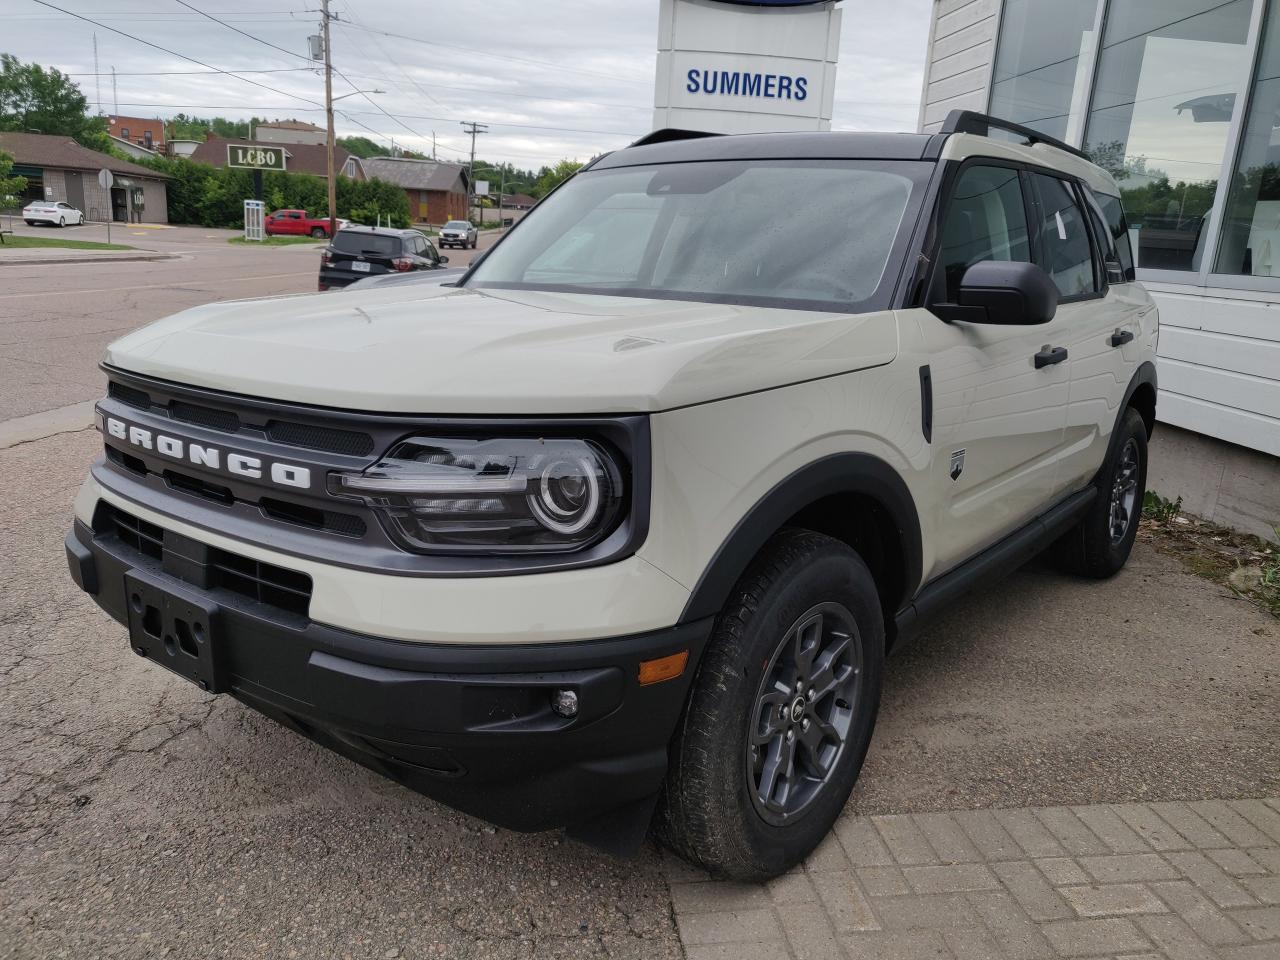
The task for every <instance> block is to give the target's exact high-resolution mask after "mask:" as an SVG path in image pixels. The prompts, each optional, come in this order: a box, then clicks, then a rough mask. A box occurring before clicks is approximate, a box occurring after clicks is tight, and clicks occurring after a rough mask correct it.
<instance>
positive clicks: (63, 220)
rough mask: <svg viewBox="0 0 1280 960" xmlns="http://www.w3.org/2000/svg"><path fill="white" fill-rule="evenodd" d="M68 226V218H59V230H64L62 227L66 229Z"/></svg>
mask: <svg viewBox="0 0 1280 960" xmlns="http://www.w3.org/2000/svg"><path fill="white" fill-rule="evenodd" d="M66 225H67V218H66V217H59V218H58V227H59V228H62V227H65V226H66Z"/></svg>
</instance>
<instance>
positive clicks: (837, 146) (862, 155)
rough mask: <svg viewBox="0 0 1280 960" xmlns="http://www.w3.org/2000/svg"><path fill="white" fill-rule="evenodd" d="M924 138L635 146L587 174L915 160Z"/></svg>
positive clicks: (731, 139) (775, 137)
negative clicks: (755, 163) (660, 167)
mask: <svg viewBox="0 0 1280 960" xmlns="http://www.w3.org/2000/svg"><path fill="white" fill-rule="evenodd" d="M932 139H933V137H932V136H931V135H930V134H926V133H830V132H828V133H743V134H731V135H727V136H698V137H691V138H687V139H679V140H666V141H661V142H649V143H643V142H642V143H640V144H639V145H637V146H632V147H626V148H625V149H622V150H616V151H614V152H613V153H610V154H607V155H606V156H603V157H601V158H600V159H599V160H597V161H596V162H595V163H594V164H592V165H591V166H592V169H593V170H605V169H608V168H610V167H632V166H638V165H640V164H644V163H681V162H686V161H690V160H797V159H799V160H844V159H849V160H853V159H858V160H920V159H923V158H924V157H925V152H926V148H927V147H928V145H929V141H930V140H932Z"/></svg>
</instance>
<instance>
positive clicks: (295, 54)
mask: <svg viewBox="0 0 1280 960" xmlns="http://www.w3.org/2000/svg"><path fill="white" fill-rule="evenodd" d="M175 2H176V3H180V4H182V6H184V7H186V8H187V9H188V10H190V11H191V12H192V13H198V14H199V15H200V16H202V17H207V18H208V19H210V20H212V21H213V22H214V23H220V24H222V26H224V27H226V28H227V29H228V30H234V31H235V32H236V33H238V34H240V36H242V37H248V38H249V39H250V40H252V41H254V42H255V43H261V44H262V45H263V46H267V47H270V48H271V49H273V50H279V51H280V52H281V53H287V54H288V55H289V56H291V57H298V58H299V59H302V60H306V61H307V62H308V63H310V62H311V58H310V57H304V56H303V55H302V54H300V53H298V52H297V51H296V50H289V49H288V48H286V47H282V46H280V45H279V44H276V43H272V42H271V41H270V40H263V39H262V38H261V37H255V36H254V35H253V34H252V33H248V32H246V31H244V30H241V29H240V28H239V27H236V26H232V25H231V24H229V23H227V21H225V20H219V19H218V18H217V17H215V16H214V15H213V14H212V13H205V12H204V11H203V10H201V9H200V8H199V7H194V6H192V5H191V4H189V3H187V0H175Z"/></svg>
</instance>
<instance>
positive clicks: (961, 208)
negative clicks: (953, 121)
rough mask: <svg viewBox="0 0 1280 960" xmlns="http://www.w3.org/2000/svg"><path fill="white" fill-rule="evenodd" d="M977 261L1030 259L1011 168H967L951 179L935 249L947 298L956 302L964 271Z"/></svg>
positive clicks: (1015, 177) (1014, 172)
mask: <svg viewBox="0 0 1280 960" xmlns="http://www.w3.org/2000/svg"><path fill="white" fill-rule="evenodd" d="M982 260H1002V261H1013V262H1018V263H1030V262H1031V244H1030V242H1029V240H1028V238H1027V213H1026V208H1025V207H1024V206H1023V203H1022V187H1021V185H1020V184H1019V182H1018V171H1017V170H1014V169H1012V168H1010V167H982V166H972V167H969V168H967V169H966V170H965V171H964V172H963V173H961V174H960V176H959V178H958V179H957V180H956V184H955V189H954V190H953V191H952V195H951V199H950V201H949V206H948V207H947V211H946V214H945V219H944V221H943V226H942V249H941V250H940V251H939V262H940V263H941V264H942V269H943V271H944V274H945V276H946V281H947V300H948V301H950V302H953V303H954V302H955V299H956V297H957V295H958V292H959V289H960V279H961V278H962V277H963V276H964V272H965V270H967V269H968V268H969V267H971V266H973V265H974V264H975V263H978V262H979V261H982Z"/></svg>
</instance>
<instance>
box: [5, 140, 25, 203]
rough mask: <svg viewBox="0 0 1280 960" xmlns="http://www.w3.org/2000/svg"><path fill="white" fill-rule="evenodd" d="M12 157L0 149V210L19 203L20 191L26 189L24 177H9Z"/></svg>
mask: <svg viewBox="0 0 1280 960" xmlns="http://www.w3.org/2000/svg"><path fill="white" fill-rule="evenodd" d="M12 169H13V157H11V156H9V154H7V153H5V152H4V151H3V150H0V210H7V209H10V208H12V207H16V206H18V205H19V198H21V196H22V191H23V190H25V189H27V178H26V177H11V176H9V171H10V170H12Z"/></svg>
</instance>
